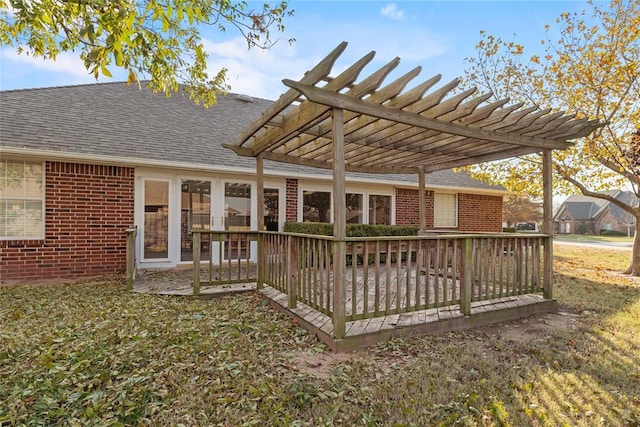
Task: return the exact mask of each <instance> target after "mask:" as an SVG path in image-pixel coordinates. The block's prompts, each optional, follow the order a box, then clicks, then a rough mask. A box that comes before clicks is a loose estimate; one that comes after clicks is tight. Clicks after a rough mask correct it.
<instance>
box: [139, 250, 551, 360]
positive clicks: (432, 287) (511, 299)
mask: <svg viewBox="0 0 640 427" xmlns="http://www.w3.org/2000/svg"><path fill="white" fill-rule="evenodd" d="M283 252H284V251H280V252H279V255H278V256H277V257H274V256H271V259H272V260H276V259H277V260H278V263H276V264H274V263H267V266H266V269H267V275H266V276H267V278H268V279H271V280H267V281H266V282H267V283H269V282H270V281H272V282H274V283H276V284H278V285H280V286H281V288H280V289H278V288H277V287H276V286H268V285H265V286H264V287H263V288H261V289H258V292H259V293H260V294H261V295H262V296H263V297H265V298H267V299H268V300H269V301H270V302H271V304H272V305H273V306H274V307H276V308H277V309H280V310H282V311H283V312H285V313H287V314H288V315H289V316H291V317H292V318H294V319H296V320H297V321H298V322H299V324H300V325H301V326H302V327H304V328H306V329H307V330H309V331H311V332H312V333H314V334H316V335H317V336H318V338H319V339H320V340H321V341H323V342H325V343H326V344H327V345H328V346H329V347H331V348H332V349H334V350H335V351H348V350H352V349H355V348H359V347H365V346H368V345H372V344H375V343H377V342H380V341H387V340H389V339H392V338H396V337H409V336H417V335H425V334H429V333H438V332H446V331H451V330H459V329H465V328H471V327H475V326H481V325H487V324H491V323H496V322H500V321H505V320H510V319H515V318H518V317H523V316H528V315H532V314H536V313H542V312H548V311H552V310H554V309H555V308H556V306H557V304H556V301H555V300H553V299H544V298H543V297H542V296H541V295H540V293H541V292H542V289H540V287H539V286H533V285H532V284H531V286H529V285H527V286H522V283H520V285H518V283H516V281H515V277H516V276H515V275H514V274H513V272H514V271H515V269H507V272H511V274H503V273H502V272H501V269H494V270H490V269H489V268H488V266H491V265H494V266H497V265H499V264H498V263H496V262H495V261H494V260H492V259H491V258H488V259H484V260H483V261H484V262H483V263H482V264H483V265H484V267H483V268H482V269H481V270H479V271H478V274H477V275H476V276H475V277H476V278H475V279H473V280H472V283H471V285H469V289H470V295H469V298H470V304H471V308H470V312H468V315H467V316H465V315H464V314H463V312H462V310H461V307H460V301H461V295H462V289H461V283H462V280H461V278H462V277H461V272H460V270H459V269H458V270H455V269H454V267H456V268H457V267H458V263H457V262H449V263H447V262H445V263H444V265H449V267H442V268H439V269H434V268H432V267H429V266H426V267H421V265H420V264H419V263H416V262H413V263H411V262H393V263H391V262H388V263H385V264H383V263H380V262H375V263H373V264H372V265H367V264H365V265H363V264H359V265H357V266H355V267H353V266H349V267H347V268H346V269H345V279H346V280H345V288H344V290H345V292H344V298H343V301H344V303H345V304H344V315H345V318H346V325H345V326H346V331H345V334H344V336H343V337H342V338H336V336H337V334H336V333H335V330H334V320H333V318H332V316H333V315H334V306H333V304H334V295H333V294H334V289H333V282H334V280H333V270H332V269H331V268H330V263H329V262H325V263H320V264H318V263H315V264H314V263H313V262H307V263H306V264H305V263H303V262H298V263H297V264H298V266H297V269H296V270H295V273H296V274H297V278H296V281H295V282H294V283H296V285H295V286H294V287H293V288H289V287H288V285H287V281H286V273H285V271H286V268H285V266H284V265H283V264H281V263H282V262H284V261H286V260H288V259H290V258H288V257H286V256H285V255H284V253H283ZM285 253H286V252H285ZM307 253H309V251H307ZM365 259H366V258H365ZM406 259H407V260H408V259H409V257H407V258H406ZM310 260H311V258H310ZM307 261H309V260H307ZM405 261H406V260H405ZM445 261H446V260H445ZM301 264H302V265H304V266H305V267H304V268H301V267H300V265H301ZM239 265H240V266H241V267H240V269H237V268H235V267H234V268H228V269H227V270H228V271H227V272H224V271H223V270H219V269H218V267H217V266H216V267H215V268H214V269H213V270H211V269H210V268H209V267H207V265H204V266H202V267H201V268H200V279H201V282H202V286H201V287H200V294H199V295H197V296H194V288H193V269H192V268H190V267H183V268H174V269H166V270H147V271H140V272H138V276H137V278H136V280H135V283H134V286H133V290H134V292H140V293H153V294H159V295H175V296H185V297H197V298H213V297H217V296H222V295H228V294H233V293H238V292H250V291H255V290H256V288H257V286H256V282H254V281H251V280H249V281H241V280H238V278H239V277H243V278H244V277H247V275H249V276H252V275H254V273H255V269H256V265H255V264H251V263H247V266H246V271H245V266H244V264H239ZM321 266H322V268H320V267H321ZM232 273H233V274H232ZM534 273H535V271H534ZM525 276H526V275H523V277H525ZM209 277H211V278H212V282H214V281H216V280H218V281H225V280H226V281H235V282H236V283H223V284H222V283H221V284H215V285H209ZM526 277H530V278H532V280H533V278H535V277H536V275H535V274H531V275H530V276H526ZM500 278H502V280H500ZM526 283H527V282H526V281H525V284H526ZM287 289H289V290H293V291H294V292H293V295H295V307H293V306H292V305H291V304H292V298H291V296H290V295H287V294H286V293H285V292H283V291H287Z"/></svg>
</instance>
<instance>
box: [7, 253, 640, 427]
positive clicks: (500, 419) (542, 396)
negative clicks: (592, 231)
mask: <svg viewBox="0 0 640 427" xmlns="http://www.w3.org/2000/svg"><path fill="white" fill-rule="evenodd" d="M627 257H628V254H626V253H624V252H615V251H609V252H606V251H598V250H594V249H589V250H583V249H580V248H575V247H569V246H556V263H555V271H556V274H555V284H556V297H557V299H558V300H559V302H560V306H561V309H560V311H559V312H558V313H552V314H548V315H545V316H537V317H532V318H528V319H523V320H519V321H514V322H509V323H506V324H501V325H498V326H492V327H485V328H479V329H473V330H469V331H466V332H459V333H449V334H445V335H437V336H428V337H424V338H418V339H407V340H398V341H392V342H389V343H387V344H385V345H381V346H378V347H373V348H369V349H366V350H361V351H358V352H356V353H353V354H348V355H347V354H337V355H336V354H332V353H329V352H328V351H327V350H326V348H325V347H324V345H322V344H320V343H319V342H318V341H317V340H316V339H315V337H314V336H311V335H309V334H308V333H307V332H306V331H304V330H303V329H302V328H300V327H298V326H297V325H295V324H294V323H293V322H292V321H291V320H290V319H289V318H288V317H286V316H285V315H283V314H281V313H279V312H276V311H275V310H273V309H272V308H270V307H269V306H268V305H267V304H266V302H265V301H264V300H262V299H261V298H259V297H258V296H256V295H254V294H245V295H239V296H233V297H225V298H223V299H218V300H208V301H198V300H189V299H184V298H180V297H159V296H151V295H139V294H131V293H129V292H127V291H125V290H124V285H123V284H122V283H121V282H113V283H91V284H73V285H67V286H43V285H33V286H0V318H1V319H2V324H1V326H0V425H23V424H24V425H58V424H59V425H67V424H68V425H86V424H91V425H138V424H152V425H180V424H183V425H185V426H187V425H216V424H219V425H253V424H256V425H314V426H315V425H331V424H342V425H390V424H396V425H436V424H442V425H452V424H462V425H514V426H519V425H553V426H556V425H562V424H567V425H589V426H591V425H601V424H608V425H624V424H627V425H638V424H640V334H638V330H640V281H632V280H630V279H627V278H623V277H620V276H617V275H615V274H612V273H610V272H608V271H607V270H606V269H618V270H620V269H623V268H624V267H625V266H626V264H625V263H626V261H627Z"/></svg>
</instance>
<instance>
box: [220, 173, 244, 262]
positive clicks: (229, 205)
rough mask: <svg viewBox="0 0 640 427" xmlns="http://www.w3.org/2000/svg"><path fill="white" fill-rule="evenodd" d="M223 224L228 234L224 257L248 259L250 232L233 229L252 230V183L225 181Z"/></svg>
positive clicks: (226, 258) (227, 258) (228, 258)
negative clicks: (244, 232) (245, 232)
mask: <svg viewBox="0 0 640 427" xmlns="http://www.w3.org/2000/svg"><path fill="white" fill-rule="evenodd" d="M223 225H224V230H225V231H230V232H231V233H229V234H227V235H226V238H225V241H224V247H223V251H222V253H223V259H224V260H225V261H226V260H230V259H231V260H235V259H247V258H250V257H251V243H250V239H249V237H250V236H249V235H248V234H242V233H233V231H249V230H251V184H248V183H238V182H225V183H224V216H223Z"/></svg>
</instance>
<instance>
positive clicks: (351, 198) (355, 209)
mask: <svg viewBox="0 0 640 427" xmlns="http://www.w3.org/2000/svg"><path fill="white" fill-rule="evenodd" d="M346 198H347V224H362V214H363V211H364V207H363V205H362V203H363V201H362V200H363V198H362V194H355V193H347V195H346Z"/></svg>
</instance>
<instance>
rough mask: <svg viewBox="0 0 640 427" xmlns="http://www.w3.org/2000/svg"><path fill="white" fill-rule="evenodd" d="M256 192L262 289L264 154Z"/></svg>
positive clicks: (259, 161)
mask: <svg viewBox="0 0 640 427" xmlns="http://www.w3.org/2000/svg"><path fill="white" fill-rule="evenodd" d="M256 175H257V178H256V192H257V196H258V197H257V200H258V202H257V203H258V206H257V208H258V209H257V213H258V260H257V261H258V262H257V266H256V268H257V269H258V271H257V275H256V277H257V282H256V287H257V288H258V289H262V284H263V283H264V280H263V276H264V247H263V234H262V231H263V230H264V156H263V155H259V156H258V157H256Z"/></svg>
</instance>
